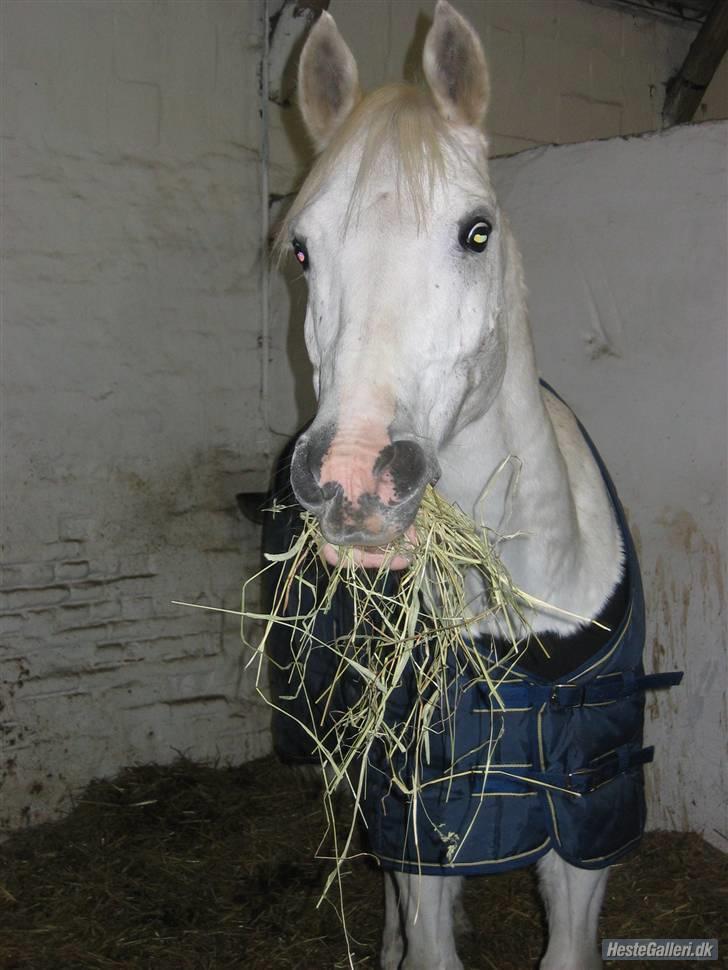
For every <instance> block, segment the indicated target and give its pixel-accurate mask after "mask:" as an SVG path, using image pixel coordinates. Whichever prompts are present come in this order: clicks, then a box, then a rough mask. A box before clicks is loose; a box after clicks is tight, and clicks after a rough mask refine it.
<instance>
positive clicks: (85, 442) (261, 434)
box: [0, 0, 269, 827]
mask: <svg viewBox="0 0 728 970" xmlns="http://www.w3.org/2000/svg"><path fill="white" fill-rule="evenodd" d="M260 14H261V6H260V4H258V3H257V2H250V3H248V2H194V3H162V2H156V0H151V2H150V0H144V2H129V0H104V2H84V0H70V2H63V3H59V2H56V0H32V2H25V0H21V2H14V0H11V2H9V3H4V4H3V7H2V26H1V28H0V33H2V39H3V77H2V124H3V139H2V151H3V158H2V163H3V185H2V189H3V205H4V212H3V224H2V242H3V247H4V260H5V262H4V280H3V283H4V297H3V303H2V339H3V347H2V353H3V374H2V379H3V390H2V418H3V433H2V454H1V459H2V492H1V494H0V501H1V503H2V507H1V509H0V513H1V516H2V544H3V548H2V562H3V566H2V571H1V572H0V624H1V626H0V630H1V632H0V708H2V710H1V711H0V721H1V726H0V824H1V825H2V826H3V827H13V826H17V825H19V824H21V823H23V822H37V821H40V820H42V819H45V818H47V817H49V816H51V815H53V814H55V813H56V812H57V811H58V810H59V809H61V808H64V807H66V806H67V805H68V798H69V795H71V794H72V793H76V792H78V790H79V789H80V787H81V786H82V785H84V784H85V783H86V782H87V781H88V780H89V779H90V778H91V777H93V776H95V775H104V774H110V773H113V772H115V771H117V770H118V769H119V768H120V767H121V766H123V765H126V764H130V763H133V762H137V761H139V762H147V761H161V762H164V761H169V760H170V759H172V758H174V757H175V756H176V752H178V751H179V752H184V753H186V754H188V755H189V756H190V757H193V758H199V759H211V758H215V757H217V756H220V757H221V758H223V759H230V760H233V761H242V760H245V759H248V758H251V757H254V756H257V755H260V754H262V753H264V752H266V751H267V750H268V749H269V739H268V715H267V712H266V711H265V710H264V709H263V708H262V707H261V706H260V705H258V704H257V703H256V702H255V700H254V699H251V695H252V694H253V690H252V686H251V682H250V677H249V675H248V674H246V673H244V671H243V667H242V663H243V659H244V658H243V655H242V651H241V648H240V645H239V638H238V631H237V626H236V623H235V622H234V618H228V619H227V620H225V619H224V618H223V617H222V616H221V615H220V614H215V613H206V612H202V611H197V610H184V609H181V608H180V607H176V606H173V605H171V600H172V599H186V600H193V601H196V602H204V603H211V604H216V605H222V606H225V607H228V608H232V609H235V608H237V607H238V604H239V590H240V584H241V581H242V578H243V576H247V575H250V574H251V573H252V572H253V571H254V570H255V569H256V568H257V566H258V561H259V552H258V548H259V537H258V534H257V530H256V529H254V528H253V527H252V526H250V525H248V524H246V523H244V522H242V521H241V520H240V518H239V516H238V513H237V511H236V505H235V494H236V492H238V491H240V490H244V489H245V488H250V487H251V486H252V487H255V486H257V485H258V484H259V483H260V481H261V480H262V479H264V477H265V476H266V474H267V469H268V465H269V460H268V456H267V451H268V436H267V434H266V433H265V430H264V428H263V424H262V419H261V408H260V376H261V360H260V347H259V336H260V313H259V306H260V287H259V279H260V275H261V247H260V224H261V198H260V155H259V146H260V142H261V134H260V119H259V115H258V109H259V103H258V66H259V61H260V50H261V29H262V20H261V17H260Z"/></svg>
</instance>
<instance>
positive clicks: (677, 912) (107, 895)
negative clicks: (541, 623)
mask: <svg viewBox="0 0 728 970" xmlns="http://www.w3.org/2000/svg"><path fill="white" fill-rule="evenodd" d="M323 831H324V822H323V815H322V811H321V805H320V796H319V795H318V794H317V793H316V792H315V791H314V790H313V789H312V788H311V787H310V786H309V784H307V782H306V781H305V779H303V778H302V777H301V775H300V774H299V773H297V772H295V771H294V770H293V769H291V768H285V767H282V766H281V765H280V764H279V763H278V762H276V761H275V760H274V759H272V758H267V759H264V760H261V761H257V762H254V763H252V764H248V765H245V766H243V767H240V768H223V769H214V768H205V767H200V766H196V765H192V764H189V763H187V762H179V763H177V764H175V765H172V766H171V767H161V768H160V767H156V766H151V767H141V768H135V769H132V770H129V771H126V772H124V773H123V774H122V775H120V776H119V777H117V778H115V779H113V780H111V781H104V782H94V783H93V784H92V785H91V786H90V787H89V788H88V789H87V790H86V791H85V792H84V794H83V795H82V797H81V798H80V799H79V801H78V803H77V805H76V807H75V809H74V811H73V812H72V813H71V814H70V815H69V816H68V817H67V818H66V819H64V820H63V821H61V822H58V823H54V824H50V825H44V826H41V827H39V828H36V829H33V830H30V831H27V832H23V833H21V834H18V835H16V836H14V837H13V838H11V839H10V840H9V841H7V842H5V843H4V844H3V845H2V846H0V968H1V970H107V968H109V970H111V968H115V970H122V968H123V970H127V968H129V970H131V968H135V970H136V968H139V970H147V968H148V970H228V968H236V970H243V968H244V970H328V968H335V967H346V966H347V965H348V964H347V957H346V946H345V942H344V935H343V933H342V930H341V926H340V923H339V918H338V916H337V911H336V908H335V907H334V906H333V905H331V904H329V903H323V904H322V905H321V906H320V907H319V908H318V909H317V908H316V903H317V900H318V898H319V894H320V891H321V888H322V886H323V883H324V881H325V879H326V876H327V874H328V873H329V872H330V864H329V863H327V862H320V861H316V859H315V858H314V854H315V851H316V847H317V845H318V843H319V841H320V838H321V835H322V833H323ZM350 870H351V874H350V875H348V876H347V878H346V880H345V886H346V913H347V919H348V923H349V927H350V930H351V933H352V936H353V940H352V948H353V951H354V962H355V966H356V967H357V968H376V967H377V966H378V962H377V954H378V949H379V939H380V934H381V927H382V888H381V875H380V874H379V873H378V872H377V871H376V870H375V868H374V866H373V865H372V864H370V863H367V862H366V861H364V860H362V861H357V862H354V863H353V864H352V865H351V867H350ZM465 905H466V910H467V912H468V915H469V916H470V919H471V920H472V923H473V933H472V934H471V935H469V936H468V937H467V938H465V939H463V940H462V941H461V944H460V951H461V956H462V959H463V962H464V964H465V966H466V967H467V968H468V970H530V968H534V967H535V966H536V964H537V962H538V958H539V956H540V954H541V951H542V948H543V942H544V917H543V914H542V911H541V906H540V903H539V897H538V894H537V892H536V886H535V880H534V875H533V872H532V871H531V870H521V871H519V872H515V873H511V874H509V875H504V876H495V877H492V878H490V879H471V880H468V883H467V889H466V900H465ZM601 933H602V935H604V936H620V937H679V938H688V937H718V938H720V937H721V934H722V936H723V945H722V950H723V956H722V958H721V960H720V961H719V962H718V963H714V962H713V963H685V964H678V963H674V962H673V963H670V964H669V966H670V967H675V968H678V967H697V968H700V967H706V968H707V967H717V966H720V967H725V966H728V963H726V956H728V858H726V856H724V855H722V854H721V853H720V852H718V851H717V850H715V849H713V848H712V847H711V846H709V845H707V844H706V843H705V842H703V841H702V840H701V839H699V838H698V837H697V836H694V835H680V834H673V833H653V834H651V835H649V836H648V837H646V838H645V840H644V843H643V846H642V848H641V849H640V851H639V852H638V853H636V854H635V855H633V856H632V857H630V858H629V860H628V861H627V862H625V863H624V864H623V865H620V866H617V867H615V869H614V872H613V874H612V876H611V878H610V883H609V888H608V891H607V899H606V903H605V907H604V912H603V918H602V926H601ZM657 966H658V964H656V963H655V962H652V963H648V962H619V961H614V962H610V963H609V964H607V967H610V968H612V967H613V968H621V967H624V968H626V970H640V968H642V970H655V968H656V967H657Z"/></svg>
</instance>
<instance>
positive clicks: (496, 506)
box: [439, 299, 622, 633]
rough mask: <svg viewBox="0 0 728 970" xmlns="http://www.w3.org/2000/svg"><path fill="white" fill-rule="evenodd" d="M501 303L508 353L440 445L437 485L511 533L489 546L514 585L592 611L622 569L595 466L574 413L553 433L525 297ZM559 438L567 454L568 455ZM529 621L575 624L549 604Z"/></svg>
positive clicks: (583, 612) (559, 626)
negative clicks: (477, 402) (492, 381)
mask: <svg viewBox="0 0 728 970" xmlns="http://www.w3.org/2000/svg"><path fill="white" fill-rule="evenodd" d="M508 312H509V315H510V319H509V320H508V326H509V341H508V362H507V364H506V369H505V374H504V377H503V382H502V384H501V387H500V390H499V392H498V394H497V396H496V397H495V399H494V401H493V403H492V404H491V405H490V407H489V408H488V410H487V411H486V413H485V414H483V415H482V416H481V417H480V418H479V419H477V420H475V421H473V422H472V423H471V424H469V425H468V426H467V427H465V428H463V429H462V430H461V431H459V432H458V433H457V434H456V435H455V436H454V437H453V439H452V440H451V442H450V443H449V445H447V446H446V447H445V448H444V449H443V451H442V454H441V462H440V463H441V467H442V470H443V475H442V478H441V481H440V484H439V489H440V491H442V493H443V494H444V495H445V496H446V497H447V498H448V499H449V500H450V501H452V502H455V503H457V504H458V505H459V506H460V507H461V508H462V509H463V510H464V511H467V512H468V513H469V514H471V515H472V516H473V517H474V519H475V520H476V522H482V523H485V524H486V525H487V526H488V527H489V528H490V529H492V530H494V532H495V533H497V534H498V535H501V536H513V537H512V538H506V539H504V540H503V541H502V542H501V543H499V546H498V548H499V553H500V555H501V558H502V560H503V562H504V564H505V566H506V568H507V569H508V571H509V572H510V574H511V577H512V579H513V581H514V582H515V584H516V585H517V586H519V587H520V588H521V589H523V590H525V591H526V592H528V593H530V594H532V595H533V596H535V597H538V598H539V599H542V600H543V601H544V602H547V603H550V604H552V605H553V606H556V607H561V608H562V609H567V610H570V611H572V612H574V613H577V614H579V615H580V616H583V617H592V616H595V615H597V613H598V612H599V609H600V608H601V606H602V605H603V604H604V602H605V601H606V599H607V598H608V596H609V593H610V592H611V590H612V589H613V587H614V586H615V585H616V582H617V580H618V579H619V576H620V574H621V568H622V567H621V559H622V555H621V539H620V535H619V530H618V528H617V525H616V522H615V520H614V515H613V513H612V509H611V503H610V500H609V498H608V495H607V492H606V488H605V486H604V483H603V480H602V478H601V473H600V472H599V470H598V468H597V467H596V464H595V462H594V461H593V459H592V457H591V454H590V453H588V449H587V446H586V445H585V443H584V440H583V437H582V436H581V433H580V432H579V431H578V429H577V427H576V425H575V423H574V422H573V421H572V422H571V424H572V427H569V424H568V423H567V424H565V425H564V426H560V427H559V433H558V435H557V431H556V428H555V426H554V421H553V418H552V414H551V413H550V409H548V408H547V407H546V404H545V402H544V398H543V395H542V392H541V387H540V384H539V380H538V374H537V371H536V364H535V359H534V353H533V344H532V340H531V335H530V328H529V325H528V320H527V316H526V311H525V300H524V299H520V300H517V301H516V302H515V303H514V305H513V306H512V307H511V308H510V309H509V311H508ZM569 417H570V416H569ZM565 443H566V445H567V447H568V449H569V451H570V452H572V453H573V454H575V455H577V456H578V459H577V460H576V461H574V460H573V459H572V460H571V461H569V462H567V460H566V458H565V455H564V451H563V450H562V447H563V445H564V444H565ZM507 459H510V460H507ZM585 505H586V514H584V510H583V507H584V506H585ZM578 509H581V511H578ZM514 534H515V535H514ZM529 622H530V624H531V627H532V628H533V629H534V630H536V631H542V630H548V629H551V630H558V631H560V632H562V633H566V632H569V631H571V630H573V629H574V628H575V626H577V625H578V623H575V622H574V621H573V620H572V619H569V618H568V617H566V616H564V615H558V614H554V613H553V612H550V613H534V614H532V615H530V616H529ZM484 626H485V628H487V626H488V625H487V624H485V625H484Z"/></svg>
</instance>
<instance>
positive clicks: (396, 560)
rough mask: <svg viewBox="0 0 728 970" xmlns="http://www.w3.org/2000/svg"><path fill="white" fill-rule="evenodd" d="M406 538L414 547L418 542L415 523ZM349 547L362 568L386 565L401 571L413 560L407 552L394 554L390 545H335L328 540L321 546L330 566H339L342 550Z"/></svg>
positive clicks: (405, 534) (355, 562) (355, 560)
mask: <svg viewBox="0 0 728 970" xmlns="http://www.w3.org/2000/svg"><path fill="white" fill-rule="evenodd" d="M404 538H405V540H406V541H407V542H408V543H409V544H410V545H411V546H413V547H414V546H415V545H416V544H417V532H416V530H415V527H414V526H413V525H411V526H410V527H409V528H408V529H407V531H406V532H405V533H404ZM349 548H351V549H353V551H354V564H355V565H356V566H361V567H362V569H381V568H382V566H384V565H386V567H387V569H392V570H395V571H399V570H402V569H406V568H407V567H408V566H409V565H410V563H411V562H412V557H411V556H408V555H407V554H406V552H398V553H396V554H393V553H392V550H391V547H390V546H335V545H333V544H332V543H331V542H327V543H325V545H323V546H322V547H321V555H322V557H323V559H324V561H325V562H327V563H328V564H329V565H330V566H337V565H338V564H339V557H340V553H341V550H342V549H349Z"/></svg>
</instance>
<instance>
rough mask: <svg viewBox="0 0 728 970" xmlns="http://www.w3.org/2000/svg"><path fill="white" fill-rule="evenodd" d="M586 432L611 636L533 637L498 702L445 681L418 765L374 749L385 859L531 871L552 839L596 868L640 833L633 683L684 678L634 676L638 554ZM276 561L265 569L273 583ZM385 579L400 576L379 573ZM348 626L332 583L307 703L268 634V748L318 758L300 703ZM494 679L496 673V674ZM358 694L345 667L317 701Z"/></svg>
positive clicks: (309, 601) (282, 535) (374, 806)
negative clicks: (271, 711)
mask: <svg viewBox="0 0 728 970" xmlns="http://www.w3.org/2000/svg"><path fill="white" fill-rule="evenodd" d="M549 390H551V389H550V388H549ZM580 427H581V425H580ZM581 430H582V433H583V434H584V436H585V439H586V441H587V443H588V445H589V447H590V448H591V450H592V454H593V455H594V458H595V460H596V462H597V464H598V466H599V468H600V470H601V472H602V475H603V477H604V481H605V484H606V487H607V489H608V491H609V494H610V497H611V499H612V502H613V505H614V511H615V515H616V518H617V522H618V524H619V528H620V530H621V533H622V540H623V543H624V550H625V570H624V576H623V578H622V581H621V583H620V584H619V587H618V589H617V590H616V591H615V594H614V595H613V596H612V598H611V600H610V603H609V604H608V605H607V607H606V608H605V610H604V611H602V614H600V617H599V619H600V620H601V619H606V620H608V621H609V622H608V625H609V627H610V632H609V633H606V634H604V633H602V634H597V635H595V631H596V630H597V628H594V627H592V628H590V632H588V633H587V632H584V633H581V634H579V633H577V634H576V635H574V636H572V637H567V638H563V639H562V638H558V637H549V638H548V640H547V644H548V650H549V652H550V653H552V655H553V656H554V660H555V662H554V664H552V665H551V666H549V664H548V663H545V662H544V661H543V656H544V655H543V653H542V651H541V650H540V647H539V646H538V645H537V644H535V643H533V644H531V645H530V646H529V648H528V650H527V651H526V652H525V653H524V655H523V658H522V660H519V662H518V663H517V664H516V665H515V666H513V663H512V658H509V660H508V663H507V664H506V663H503V665H502V669H501V676H502V681H501V682H500V684H499V687H498V698H499V700H496V699H495V698H493V697H491V696H490V695H489V692H488V690H487V687H486V686H485V685H484V684H482V683H479V682H472V681H469V680H466V679H464V678H462V677H455V676H453V678H452V680H451V685H450V688H449V690H448V696H447V697H446V698H445V697H442V698H435V701H436V714H435V716H434V717H433V719H432V721H431V730H430V734H429V752H428V757H427V759H425V758H424V756H423V755H420V757H419V763H418V764H416V765H415V764H414V761H413V759H414V757H415V755H414V754H413V752H412V750H409V751H407V752H406V753H402V754H400V755H398V756H397V757H398V762H397V764H396V765H395V766H392V765H390V763H389V761H388V755H387V753H386V752H385V750H384V748H383V746H381V745H380V746H376V745H375V746H374V748H373V749H372V751H371V753H370V756H369V764H368V766H367V783H366V792H365V794H364V799H363V813H364V818H365V822H366V827H367V830H368V833H367V834H368V840H369V845H370V849H371V851H372V853H373V854H374V855H375V856H377V858H378V859H379V860H380V862H381V864H382V866H383V867H384V868H388V869H396V870H398V871H403V872H420V873H425V874H431V875H477V874H483V873H492V872H498V871H504V870H507V869H512V868H517V867H520V866H524V865H528V864H530V863H532V862H535V861H536V860H537V859H538V858H540V857H541V856H542V855H544V854H545V853H546V852H548V851H549V850H550V849H555V850H556V852H557V853H558V854H559V855H560V856H562V857H563V858H564V859H565V860H566V861H568V862H570V863H572V864H573V865H577V866H581V867H583V868H594V869H597V868H602V867H605V866H608V865H611V864H612V863H613V862H615V861H616V860H617V859H619V858H620V857H621V856H622V855H624V854H625V853H626V852H628V851H629V850H630V849H632V848H633V847H635V846H636V844H637V843H638V842H639V840H640V838H641V835H642V832H643V830H644V824H645V801H644V778H643V765H644V764H645V763H646V762H648V761H651V760H652V757H653V749H652V748H645V747H643V742H642V727H643V716H644V692H645V690H647V689H652V688H658V687H668V686H672V685H673V684H677V683H679V682H680V680H681V678H682V674H681V673H664V674H650V675H646V674H645V673H644V670H643V666H642V652H643V647H644V640H645V614H644V597H643V591H642V582H641V577H640V570H639V563H638V560H637V554H636V551H635V548H634V543H633V540H632V537H631V535H630V532H629V528H628V526H627V522H626V518H625V515H624V511H623V509H622V505H621V503H620V501H619V498H618V496H617V493H616V490H615V488H614V485H613V483H612V481H611V479H610V477H609V474H608V473H607V470H606V468H605V467H604V463H603V462H602V459H601V457H600V456H599V454H598V452H597V451H596V448H595V447H594V445H593V443H592V442H591V439H590V438H589V436H588V435H587V433H586V431H585V430H584V429H583V427H582V428H581ZM291 450H292V446H289V448H288V449H287V451H286V453H284V456H283V458H282V460H281V462H280V464H279V467H278V471H277V475H276V481H275V483H274V492H275V493H276V497H277V499H278V501H279V502H280V503H282V504H284V505H287V506H288V507H287V508H286V509H285V511H284V512H278V513H277V514H276V516H275V517H269V518H268V520H267V521H266V524H265V530H264V545H265V548H266V549H267V550H268V551H274V552H281V551H284V550H285V549H287V548H288V547H289V546H290V542H291V539H292V536H293V535H294V534H295V532H296V530H297V528H298V527H299V521H300V520H299V514H298V513H299V511H300V510H299V509H298V508H297V507H296V506H295V502H294V501H293V500H292V495H291V493H290V484H289V481H288V466H289V464H290V453H291ZM282 568H284V567H283V566H281V567H278V568H276V569H273V570H271V571H269V574H268V582H269V583H270V592H272V590H273V589H274V587H275V583H276V581H277V578H278V574H279V571H280V569H282ZM396 582H397V578H396V575H395V574H390V577H389V578H388V579H387V580H386V584H393V583H396ZM385 591H387V589H386V587H385ZM298 596H299V597H300V599H297V600H295V602H290V603H289V606H288V609H289V610H290V611H291V612H294V611H297V610H298V609H304V610H309V609H311V607H312V606H313V605H314V601H315V599H316V598H317V594H316V593H314V592H313V591H310V590H307V589H301V590H299V593H298ZM293 599H295V597H294V598H293ZM351 628H352V604H351V602H350V601H349V599H348V596H347V594H346V593H345V591H343V590H342V591H341V592H340V594H337V596H336V597H335V599H334V603H333V605H332V607H331V609H330V610H329V611H328V612H326V613H323V612H321V613H319V614H318V616H317V618H316V627H315V635H316V637H317V639H318V641H320V642H321V643H322V644H324V645H323V646H319V647H314V648H312V649H311V650H310V654H309V656H308V658H307V664H306V695H307V697H308V698H309V700H308V701H307V700H306V699H305V698H304V696H303V692H301V691H300V690H299V691H297V690H296V688H297V686H298V685H296V683H295V677H296V675H295V674H294V676H293V680H290V661H291V656H292V653H293V652H296V651H297V649H298V646H299V645H298V644H297V643H296V642H295V634H294V636H293V640H292V636H291V632H290V629H287V628H285V627H284V626H282V625H281V626H280V627H278V628H276V630H275V631H274V635H273V637H272V639H271V646H270V652H271V655H272V659H273V665H272V667H271V680H272V688H273V691H274V693H275V694H277V696H278V698H279V701H278V703H279V705H280V706H281V708H282V709H283V710H284V711H285V712H286V713H287V714H288V715H291V717H288V716H285V715H283V714H281V713H276V714H275V715H274V720H273V735H274V743H275V747H276V750H277V752H278V754H279V756H280V757H282V758H283V759H284V760H288V761H316V760H317V759H316V757H315V756H313V753H312V742H311V739H310V737H308V736H307V734H306V733H305V731H303V730H302V729H301V727H300V726H299V725H298V724H297V723H296V720H298V721H301V722H303V723H305V724H307V725H308V726H309V728H311V729H315V728H314V724H315V722H316V720H317V719H318V718H319V717H320V716H321V712H320V711H317V710H316V709H315V706H314V709H313V710H312V709H311V706H310V699H311V698H316V697H319V696H320V695H322V694H324V693H325V692H326V689H327V688H328V686H329V685H330V684H331V682H332V680H333V677H334V672H335V670H336V669H337V667H338V663H339V661H338V657H336V656H335V655H334V654H333V652H332V651H330V650H327V649H326V647H325V644H326V643H327V642H333V641H334V640H335V639H336V638H337V637H338V636H341V635H342V633H345V632H346V631H347V630H351ZM477 646H478V649H480V650H481V651H482V653H483V654H484V655H485V656H487V657H488V658H489V660H490V661H491V663H495V664H498V657H499V656H500V657H502V656H503V653H504V652H505V651H502V650H501V649H499V647H501V646H502V645H500V644H498V643H497V642H496V641H495V640H493V639H492V638H490V637H483V638H481V639H480V640H478V641H477ZM537 652H538V653H537ZM539 656H540V657H541V660H540V661H538V659H537V658H538V657H539ZM564 658H566V665H567V666H569V661H570V660H571V661H572V662H571V666H570V668H569V669H568V670H564ZM493 676H494V679H497V678H498V671H497V668H496V670H495V671H494V675H493ZM359 690H360V684H359V682H358V680H357V677H356V676H355V675H353V674H352V675H346V676H344V677H341V678H340V679H339V681H338V682H337V686H336V688H335V691H334V697H333V698H332V697H329V698H328V703H329V705H330V709H333V710H336V709H339V710H341V709H342V708H343V707H345V706H347V705H348V704H350V703H351V702H352V701H353V700H354V699H355V698H356V697H357V696H358V692H359ZM418 700H419V701H420V702H421V698H419V699H418V698H417V697H416V696H415V694H414V684H413V678H412V676H409V675H408V673H405V676H404V677H403V679H402V682H401V684H400V686H399V687H398V688H397V689H396V690H395V691H394V693H393V694H392V696H391V699H390V703H389V707H388V709H387V719H388V721H389V723H390V724H397V723H398V722H403V721H404V720H405V719H406V716H407V713H408V712H409V710H410V709H411V708H412V705H413V704H414V703H415V702H416V701H418ZM438 710H439V711H440V712H441V713H440V714H439V715H438V713H437V711H438ZM438 716H439V724H438ZM320 729H321V728H319V730H320ZM323 729H324V730H325V720H324V728H323ZM393 767H394V768H396V772H397V776H398V777H400V778H401V779H402V780H403V781H404V782H405V785H406V787H407V788H410V787H411V786H410V785H409V784H407V782H409V781H411V780H412V778H413V776H414V775H415V771H416V772H417V776H418V781H419V785H418V792H419V793H418V795H416V796H408V795H405V794H403V793H402V791H401V790H400V789H399V788H398V787H396V786H395V785H393V784H392V781H391V779H392V775H393V771H392V768H393Z"/></svg>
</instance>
